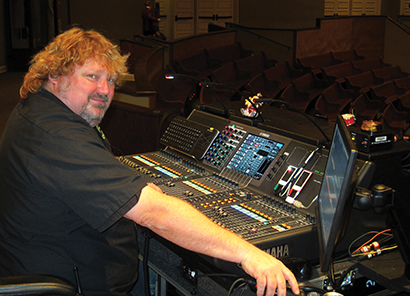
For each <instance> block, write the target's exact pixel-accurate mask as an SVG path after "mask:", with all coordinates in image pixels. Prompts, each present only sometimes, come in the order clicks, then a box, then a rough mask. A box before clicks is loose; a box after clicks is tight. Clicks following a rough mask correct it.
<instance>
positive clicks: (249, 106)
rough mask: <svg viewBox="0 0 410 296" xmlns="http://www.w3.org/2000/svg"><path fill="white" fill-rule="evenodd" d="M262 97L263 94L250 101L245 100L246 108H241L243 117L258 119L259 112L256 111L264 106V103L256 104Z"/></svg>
mask: <svg viewBox="0 0 410 296" xmlns="http://www.w3.org/2000/svg"><path fill="white" fill-rule="evenodd" d="M261 97H262V94H261V93H257V94H256V96H253V97H249V99H248V100H245V108H241V113H242V115H243V116H246V117H254V118H256V117H258V115H259V112H258V111H257V110H256V109H257V108H259V107H260V106H262V103H255V100H256V99H259V98H261Z"/></svg>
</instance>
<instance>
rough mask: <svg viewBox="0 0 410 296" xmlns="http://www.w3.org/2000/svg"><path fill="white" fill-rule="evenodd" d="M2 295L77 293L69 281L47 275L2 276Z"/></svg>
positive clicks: (62, 294) (69, 295) (0, 293)
mask: <svg viewBox="0 0 410 296" xmlns="http://www.w3.org/2000/svg"><path fill="white" fill-rule="evenodd" d="M0 295H61V296H73V295H77V294H76V291H75V289H74V287H73V286H72V285H71V284H70V283H68V282H67V281H65V280H63V279H61V278H58V277H54V276H47V275H16V276H7V277H0Z"/></svg>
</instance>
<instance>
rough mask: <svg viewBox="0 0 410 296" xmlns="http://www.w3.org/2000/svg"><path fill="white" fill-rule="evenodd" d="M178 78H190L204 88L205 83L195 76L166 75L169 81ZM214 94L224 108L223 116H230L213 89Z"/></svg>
mask: <svg viewBox="0 0 410 296" xmlns="http://www.w3.org/2000/svg"><path fill="white" fill-rule="evenodd" d="M178 78H188V79H191V80H194V81H195V82H197V83H198V85H199V86H202V83H204V81H203V80H201V79H198V78H196V77H195V76H191V75H187V74H178V73H175V74H166V75H165V79H168V80H172V79H178ZM211 91H212V93H213V94H214V96H215V97H216V99H217V100H218V102H219V103H220V104H221V106H222V108H223V109H224V111H223V113H222V115H223V116H228V114H229V110H228V109H227V108H226V106H225V104H224V103H223V102H222V100H221V98H220V97H219V96H218V94H217V93H216V92H215V91H214V89H213V88H211Z"/></svg>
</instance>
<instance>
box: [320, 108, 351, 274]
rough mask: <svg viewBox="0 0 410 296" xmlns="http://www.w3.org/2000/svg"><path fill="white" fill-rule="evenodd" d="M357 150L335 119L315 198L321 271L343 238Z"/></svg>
mask: <svg viewBox="0 0 410 296" xmlns="http://www.w3.org/2000/svg"><path fill="white" fill-rule="evenodd" d="M356 157H357V149H356V146H355V145H354V143H353V141H352V138H351V134H350V132H349V130H348V129H347V127H346V124H345V123H344V121H343V119H342V117H341V116H339V117H338V118H337V121H336V127H335V130H334V133H333V138H332V143H331V146H330V151H329V157H328V161H327V164H326V169H325V173H324V176H323V181H322V185H321V189H320V193H319V197H318V214H317V216H318V219H317V222H318V231H319V243H320V256H319V258H320V268H321V270H322V271H323V272H327V271H328V270H329V264H330V263H331V260H332V256H333V251H334V248H335V245H336V243H337V242H338V240H340V239H341V237H342V236H343V232H344V228H345V226H346V223H347V221H348V218H349V214H350V210H349V209H351V205H352V202H351V201H352V198H353V191H354V190H355V187H356V185H355V181H354V180H355V179H356V174H355V162H356Z"/></svg>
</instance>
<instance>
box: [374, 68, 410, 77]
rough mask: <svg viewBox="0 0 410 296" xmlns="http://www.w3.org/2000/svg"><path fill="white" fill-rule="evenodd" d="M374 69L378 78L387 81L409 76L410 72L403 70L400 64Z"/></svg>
mask: <svg viewBox="0 0 410 296" xmlns="http://www.w3.org/2000/svg"><path fill="white" fill-rule="evenodd" d="M372 71H373V73H374V75H375V76H376V77H377V78H383V79H384V80H385V81H386V80H393V79H397V78H404V77H408V76H409V73H406V72H403V71H402V69H401V68H400V66H399V65H397V66H391V67H386V68H380V69H374V70H372Z"/></svg>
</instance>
